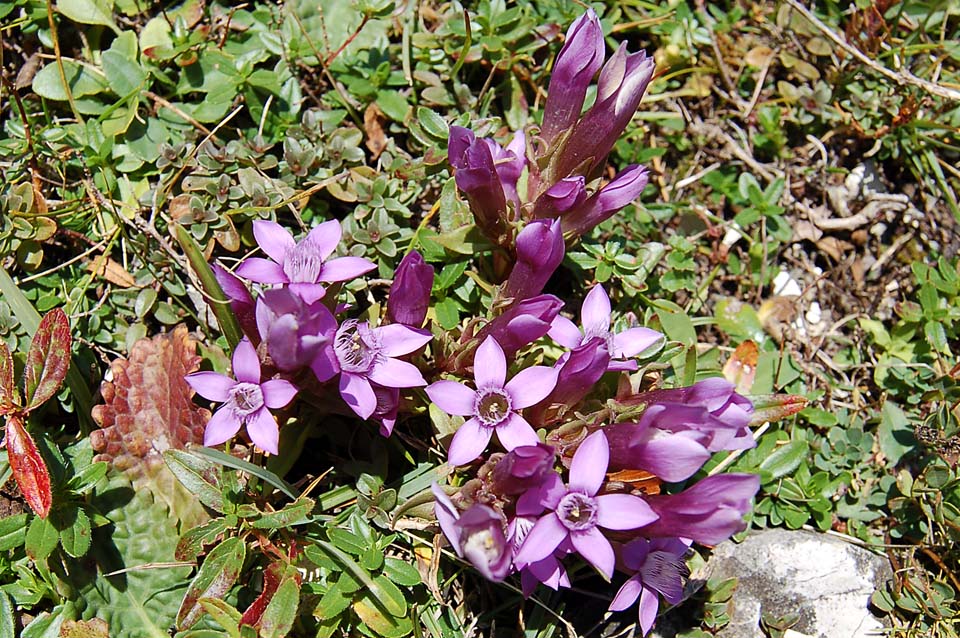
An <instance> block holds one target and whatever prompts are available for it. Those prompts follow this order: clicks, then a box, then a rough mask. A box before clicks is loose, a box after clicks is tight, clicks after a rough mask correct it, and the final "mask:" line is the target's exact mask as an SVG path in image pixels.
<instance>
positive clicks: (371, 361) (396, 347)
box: [310, 319, 432, 419]
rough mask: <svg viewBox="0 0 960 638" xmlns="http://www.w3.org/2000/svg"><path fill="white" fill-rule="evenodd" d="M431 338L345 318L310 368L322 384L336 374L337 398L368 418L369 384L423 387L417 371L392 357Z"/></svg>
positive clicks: (373, 401) (372, 404) (373, 403)
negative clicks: (337, 376)
mask: <svg viewBox="0 0 960 638" xmlns="http://www.w3.org/2000/svg"><path fill="white" fill-rule="evenodd" d="M431 338H432V335H431V334H430V333H429V332H427V331H425V330H418V329H416V328H411V327H409V326H405V325H403V324H401V323H392V324H390V325H387V326H380V327H378V328H371V327H370V325H369V324H368V323H367V322H366V321H363V322H360V321H357V320H356V319H348V320H346V321H344V322H343V324H341V325H340V328H338V329H337V332H336V335H334V338H333V345H332V347H327V348H324V349H322V350H321V351H320V354H319V355H318V356H317V358H316V359H314V360H313V363H312V364H311V365H310V368H311V369H312V370H313V373H314V374H315V375H317V380H319V381H321V382H323V381H327V380H328V379H331V378H333V377H334V376H335V375H336V374H337V373H339V374H340V396H341V397H343V400H344V401H345V402H346V404H347V405H348V406H350V409H352V410H353V411H354V412H355V413H356V414H357V416H359V417H360V418H362V419H368V418H370V416H371V415H372V414H373V413H374V411H375V410H376V409H377V396H376V394H375V393H374V389H373V386H372V385H371V382H373V383H376V384H378V385H381V386H383V387H385V388H415V387H419V386H423V385H426V384H427V382H426V381H424V380H423V376H422V375H421V374H420V370H418V369H417V367H416V366H415V365H413V364H412V363H408V362H406V361H401V360H400V359H397V358H396V357H399V356H402V355H405V354H409V353H411V352H414V351H415V350H418V349H420V348H422V347H423V346H424V345H426V343H427V342H428V341H430V339H431Z"/></svg>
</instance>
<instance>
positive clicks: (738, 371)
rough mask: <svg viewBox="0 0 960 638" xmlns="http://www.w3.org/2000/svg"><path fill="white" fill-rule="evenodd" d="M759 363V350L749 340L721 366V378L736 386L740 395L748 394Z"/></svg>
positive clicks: (738, 347)
mask: <svg viewBox="0 0 960 638" xmlns="http://www.w3.org/2000/svg"><path fill="white" fill-rule="evenodd" d="M759 361H760V349H759V348H758V347H757V344H756V343H755V342H753V341H750V340H749V339H748V340H747V341H744V342H743V343H741V344H740V345H739V346H737V349H736V350H734V351H733V355H732V356H731V357H730V359H728V360H727V363H726V365H724V366H723V376H724V377H725V378H726V379H727V381H729V382H730V383H732V384H734V385H735V386H736V390H737V392H739V393H740V394H748V393H749V392H750V388H752V387H753V381H754V379H756V377H757V363H758V362H759Z"/></svg>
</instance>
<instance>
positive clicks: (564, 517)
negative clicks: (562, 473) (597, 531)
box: [557, 492, 597, 532]
mask: <svg viewBox="0 0 960 638" xmlns="http://www.w3.org/2000/svg"><path fill="white" fill-rule="evenodd" d="M557 516H558V517H560V522H561V523H563V524H564V526H565V527H566V528H567V529H569V530H571V531H574V532H582V531H584V530H588V529H590V528H593V527H596V525H597V500H596V499H595V498H593V497H592V496H587V495H586V494H582V493H580V492H568V493H567V494H566V495H565V496H564V497H563V498H561V499H560V503H559V504H558V505H557Z"/></svg>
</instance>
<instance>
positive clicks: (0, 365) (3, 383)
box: [0, 341, 17, 414]
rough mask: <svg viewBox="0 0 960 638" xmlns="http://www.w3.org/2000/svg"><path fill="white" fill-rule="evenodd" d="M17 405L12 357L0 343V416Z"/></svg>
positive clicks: (3, 344) (0, 342) (5, 345)
mask: <svg viewBox="0 0 960 638" xmlns="http://www.w3.org/2000/svg"><path fill="white" fill-rule="evenodd" d="M16 404H17V387H16V386H15V385H14V383H13V355H11V354H10V349H9V348H7V344H5V343H4V342H3V341H0V414H7V413H8V412H10V410H11V409H12V408H13V406H15V405H16Z"/></svg>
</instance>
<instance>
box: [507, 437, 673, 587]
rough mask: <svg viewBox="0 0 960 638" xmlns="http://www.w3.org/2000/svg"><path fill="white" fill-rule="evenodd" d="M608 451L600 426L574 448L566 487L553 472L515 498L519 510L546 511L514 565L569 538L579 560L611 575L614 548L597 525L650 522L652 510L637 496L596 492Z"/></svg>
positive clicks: (522, 512)
mask: <svg viewBox="0 0 960 638" xmlns="http://www.w3.org/2000/svg"><path fill="white" fill-rule="evenodd" d="M609 455H610V450H609V448H608V446H607V439H606V437H605V436H604V435H603V431H597V432H594V433H593V434H591V435H590V436H588V437H587V438H586V439H585V440H584V441H583V443H581V444H580V447H579V448H577V451H576V452H575V453H574V455H573V460H572V461H571V464H570V480H569V484H568V485H567V486H564V485H563V481H561V480H560V477H559V476H558V475H556V474H554V475H553V476H552V477H551V478H552V480H551V478H548V479H547V480H546V481H545V482H544V484H543V486H541V487H540V489H539V490H536V491H530V492H527V493H526V494H524V495H523V496H521V497H520V501H519V502H518V503H517V514H518V515H521V516H522V515H529V514H531V513H536V512H537V509H538V508H543V507H546V508H547V509H549V510H551V511H550V512H549V513H548V514H546V515H544V516H542V517H540V519H539V520H538V521H537V522H536V524H535V525H534V526H533V529H531V530H530V532H529V533H528V534H527V537H526V540H525V541H524V542H523V547H521V548H520V551H519V553H518V554H517V556H516V558H515V560H516V562H517V564H528V563H534V562H537V561H539V560H542V559H544V558H546V557H547V556H549V555H550V554H552V553H553V551H554V550H555V549H556V548H557V547H558V546H559V545H560V544H561V543H562V542H564V541H566V540H569V541H570V543H571V544H572V545H573V547H574V548H575V549H576V550H577V553H579V554H580V555H581V556H582V557H583V558H584V560H586V561H587V562H588V563H590V564H591V565H593V566H594V567H596V568H597V570H598V571H599V572H600V573H601V574H603V576H604V577H605V578H606V579H607V580H609V579H610V577H611V576H612V575H613V568H614V554H613V547H612V546H611V545H610V541H608V540H607V538H606V536H604V535H603V532H601V531H600V528H601V527H604V528H606V529H612V530H627V529H636V528H638V527H643V526H644V525H649V524H650V523H651V522H653V521H655V520H656V519H657V514H656V513H655V512H654V511H653V510H652V509H651V507H650V506H649V505H647V503H646V501H644V500H643V499H642V498H640V497H639V496H633V495H632V494H603V495H601V496H597V492H598V491H599V490H600V486H601V485H602V484H603V480H604V478H605V477H606V472H607V459H608V458H609Z"/></svg>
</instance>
